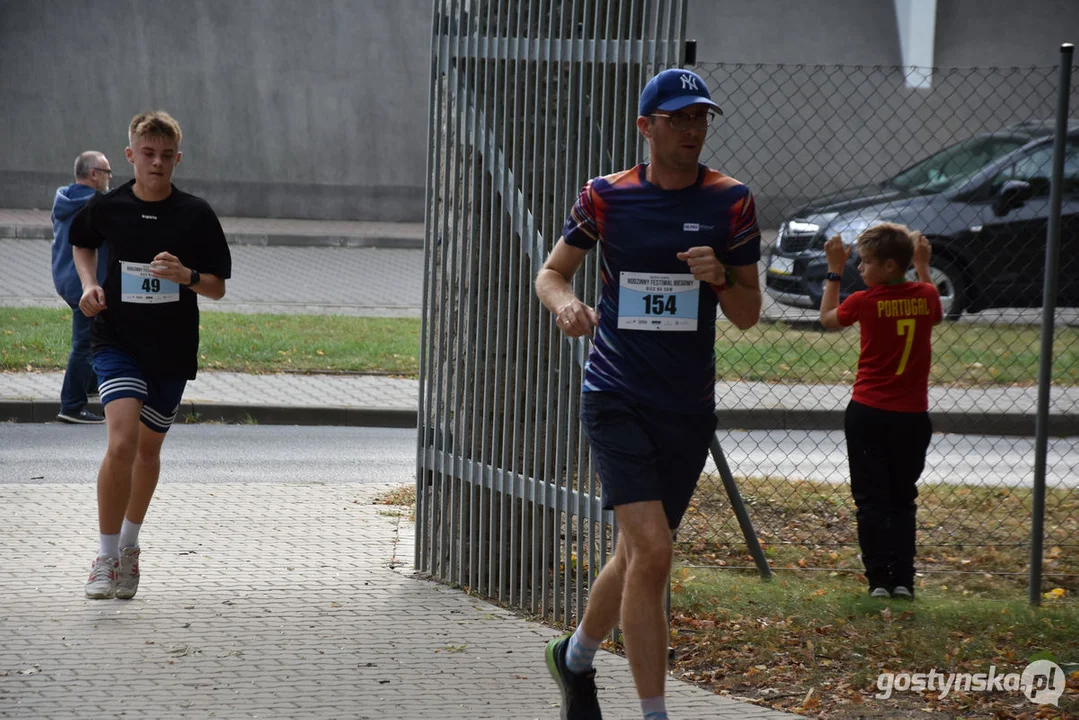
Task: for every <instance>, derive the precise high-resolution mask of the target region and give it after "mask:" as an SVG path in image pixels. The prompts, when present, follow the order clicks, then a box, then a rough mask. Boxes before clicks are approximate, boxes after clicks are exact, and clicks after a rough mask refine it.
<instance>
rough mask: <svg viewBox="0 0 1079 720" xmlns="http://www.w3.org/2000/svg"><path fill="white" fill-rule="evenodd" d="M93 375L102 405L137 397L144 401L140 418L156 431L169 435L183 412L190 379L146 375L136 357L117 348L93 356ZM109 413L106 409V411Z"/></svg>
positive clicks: (103, 350) (100, 351) (107, 349)
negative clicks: (178, 412) (177, 415)
mask: <svg viewBox="0 0 1079 720" xmlns="http://www.w3.org/2000/svg"><path fill="white" fill-rule="evenodd" d="M94 372H95V373H97V390H98V393H100V395H101V404H102V405H103V406H105V407H106V408H107V407H108V404H109V403H110V402H112V401H113V400H119V399H120V398H138V399H139V400H141V401H142V411H141V412H140V413H139V419H140V420H142V424H143V425H145V426H146V427H148V428H150V429H151V430H153V431H154V432H159V433H166V432H168V431H169V428H170V427H172V423H173V421H174V420H175V419H176V413H177V411H179V409H180V398H182V397H183V396H184V388H185V387H186V386H187V378H174V377H170V378H160V377H153V376H151V375H149V374H147V373H145V372H143V369H142V366H140V365H139V363H138V361H137V360H135V358H133V357H131V356H130V355H128V354H127V353H125V352H123V351H121V350H117V349H115V348H102V349H100V350H98V351H97V352H95V353H94ZM106 412H107V410H106Z"/></svg>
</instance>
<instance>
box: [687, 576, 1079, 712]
mask: <svg viewBox="0 0 1079 720" xmlns="http://www.w3.org/2000/svg"><path fill="white" fill-rule="evenodd" d="M672 615H673V618H674V620H673V623H672V629H673V635H674V639H673V644H674V647H675V648H676V651H677V652H676V667H675V672H676V673H677V674H679V675H681V676H682V677H685V678H687V679H690V680H694V681H696V682H698V683H700V684H702V685H705V686H708V687H709V688H711V689H712V690H714V691H717V692H728V693H730V694H733V695H738V696H743V697H751V698H755V699H757V700H758V701H759V702H761V703H763V704H767V705H770V706H772V707H775V708H780V709H784V710H795V711H800V712H804V713H806V714H810V715H816V714H818V713H821V714H823V715H825V716H827V717H841V718H847V717H911V716H913V715H908V714H905V713H908V712H915V711H916V712H917V713H918V716H919V717H926V715H927V714H928V716H929V717H968V716H976V717H989V716H996V717H1034V714H1033V713H1034V712H1035V711H1036V710H1037V709H1038V708H1037V707H1036V706H1034V705H1031V704H1028V705H1027V706H1026V707H1023V706H1022V702H1023V699H1022V697H1021V696H1020V695H1018V694H1017V693H1007V692H1005V693H958V694H956V695H953V696H951V697H948V698H945V699H944V700H941V699H940V698H939V697H937V694H928V695H926V696H922V695H919V694H916V693H909V692H908V693H897V694H895V695H893V697H892V698H891V699H889V700H882V699H876V698H874V697H873V696H874V695H875V694H876V693H877V692H878V690H877V688H876V681H877V675H878V673H880V672H884V671H892V672H911V673H913V672H928V671H930V670H933V669H935V670H937V671H939V672H944V673H948V672H988V670H989V666H990V665H995V666H996V668H997V672H998V673H1010V672H1021V671H1022V669H1023V668H1024V667H1025V666H1026V664H1027V663H1028V662H1030V661H1031V660H1032V659H1035V658H1037V657H1047V658H1048V659H1053V660H1055V661H1056V662H1058V663H1060V664H1062V665H1065V669H1066V670H1068V671H1069V672H1072V671H1075V670H1079V665H1075V664H1074V663H1079V607H1077V606H1075V605H1074V604H1067V603H1047V604H1046V605H1044V606H1042V607H1031V606H1030V605H1028V604H1027V603H1026V600H1025V598H1024V597H1023V596H1022V594H1021V593H1019V592H1016V591H1014V590H1011V589H1009V588H1002V589H1001V590H1000V591H999V592H998V593H996V594H995V595H994V596H991V597H979V598H971V597H968V596H964V595H962V594H960V593H958V592H954V591H948V590H946V589H945V590H942V589H940V588H937V589H934V590H932V591H922V592H920V594H919V596H918V598H917V600H915V601H914V602H913V603H911V602H909V601H897V600H878V599H871V598H869V597H868V595H867V594H866V591H865V587H864V584H863V583H862V582H860V581H859V580H857V579H855V578H852V577H850V576H845V575H837V576H828V575H822V574H815V573H781V574H780V575H778V576H777V577H776V579H774V580H773V581H772V582H763V581H761V580H759V579H758V578H756V577H755V576H753V575H750V574H747V573H742V572H738V571H732V570H725V571H724V570H704V569H699V568H692V569H684V568H683V569H676V570H675V572H674V574H673V576H672ZM1076 681H1079V675H1076V676H1075V678H1074V679H1073V681H1072V682H1071V683H1070V685H1072V686H1073V687H1070V688H1069V690H1068V692H1067V694H1066V695H1065V697H1064V698H1062V699H1061V710H1062V711H1064V712H1066V713H1074V712H1076V711H1077V710H1079V693H1076V692H1075V690H1076V689H1079V682H1076ZM777 689H778V690H777ZM811 689H814V691H815V692H814V693H813V694H811V693H810V690H811ZM807 697H808V698H809V700H808V701H807V700H806V698H807ZM1016 707H1018V708H1019V710H1020V711H1021V712H1022V713H1030V714H1029V715H1028V714H1015V715H1012V714H1006V715H994V714H993V713H997V712H1011V711H1014V709H1015V708H1016ZM923 713H924V714H923ZM937 713H940V714H937ZM1062 716H1070V715H1062ZM1039 717H1057V716H1056V715H1039Z"/></svg>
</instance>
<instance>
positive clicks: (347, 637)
mask: <svg viewBox="0 0 1079 720" xmlns="http://www.w3.org/2000/svg"><path fill="white" fill-rule="evenodd" d="M379 490H380V488H379V487H377V486H371V485H361V484H352V483H336V484H322V483H320V482H318V480H317V476H316V477H313V478H309V479H306V480H298V481H297V482H296V483H295V484H290V485H266V484H214V483H184V484H174V485H162V486H161V487H160V488H159V490H158V495H157V497H156V499H155V504H154V506H153V509H152V511H151V512H152V514H151V517H150V519H149V520H148V521H147V523H146V525H145V528H144V530H143V532H142V536H141V538H140V541H141V542H140V544H141V545H142V547H143V554H142V583H141V586H140V588H139V593H138V595H137V596H136V598H135V599H134V600H131V601H122V600H87V599H85V598H84V597H83V591H82V585H83V582H84V579H85V576H86V572H87V567H88V565H89V561H90V559H91V556H92V554H93V550H94V546H95V544H96V535H95V534H94V533H93V524H94V523H93V519H92V518H93V512H94V511H93V508H94V506H95V501H94V488H93V485H91V484H85V485H30V484H6V485H0V500H2V502H3V504H4V507H5V513H4V514H5V521H4V523H3V524H2V525H0V538H2V539H3V545H4V548H5V551H6V560H5V563H4V564H3V566H2V568H0V637H2V638H3V642H0V716H3V717H11V718H50V719H57V718H86V717H95V718H97V717H121V716H131V717H145V718H305V719H312V718H353V719H365V718H370V719H372V720H373V719H375V718H401V719H402V720H404V719H408V720H415V719H416V718H438V719H439V720H457V719H460V720H464V719H466V718H468V719H473V718H490V719H492V720H494V719H497V720H509V719H512V720H527V719H531V718H536V719H540V718H544V719H546V718H556V717H558V706H557V702H558V694H557V690H556V689H555V686H554V684H553V683H552V682H551V680H550V678H549V677H548V675H547V671H546V668H545V666H544V662H543V647H544V644H545V642H546V641H547V640H548V639H549V638H551V637H553V636H554V635H555V634H556V633H557V631H556V630H555V629H552V628H549V627H546V626H543V625H540V624H537V623H534V622H528V621H526V620H525V619H522V618H520V617H518V616H516V615H515V614H514V613H512V612H509V611H507V610H504V609H502V608H499V607H497V606H495V605H492V604H489V603H487V602H484V601H481V600H479V599H476V598H473V597H469V596H467V595H465V594H463V593H461V592H460V591H457V590H452V589H450V588H447V587H443V586H440V585H437V584H435V583H432V582H429V581H426V580H423V579H417V578H416V577H414V576H413V573H412V569H411V565H410V562H411V552H412V551H411V548H412V542H413V536H412V525H411V523H410V522H409V521H408V520H407V518H405V517H402V516H401V515H400V514H399V512H398V511H397V510H395V509H393V508H388V507H386V506H381V505H373V504H372V499H373V497H374V496H375V495H376V494H377V493H378V492H379ZM597 668H598V671H599V682H600V685H601V690H600V696H601V698H602V700H603V704H604V710H605V717H607V718H611V719H615V720H618V719H631V718H638V717H640V712H639V709H638V708H637V703H636V701H635V699H634V693H633V690H632V685H631V680H630V673H629V669H628V666H627V664H626V662H625V660H624V659H622V658H620V657H617V656H615V655H611V654H609V653H600V655H599V657H598V658H597ZM668 687H669V690H668V692H669V706H670V707H671V710H672V716H673V717H675V718H679V719H686V718H695V719H701V720H703V719H705V718H738V719H740V720H755V719H757V718H760V719H761V720H764V719H767V718H776V719H778V718H783V717H793V716H790V715H786V714H783V713H778V712H775V711H771V710H767V709H764V708H759V707H756V706H753V705H751V704H748V703H745V702H739V701H735V700H732V699H729V698H724V697H721V696H716V695H713V694H711V693H709V692H707V691H704V690H701V689H698V688H696V687H693V686H691V685H688V684H685V683H682V682H680V681H677V680H674V679H671V680H670V681H669V683H668Z"/></svg>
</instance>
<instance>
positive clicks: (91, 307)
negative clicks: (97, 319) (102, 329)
mask: <svg viewBox="0 0 1079 720" xmlns="http://www.w3.org/2000/svg"><path fill="white" fill-rule="evenodd" d="M105 307H106V306H105V290H104V289H103V288H102V287H101V286H100V285H91V286H90V287H88V288H86V289H85V290H83V291H82V297H81V298H79V310H81V311H82V314H83V315H85V316H86V317H88V318H91V317H93V316H94V315H97V314H98V313H99V312H101V311H102V310H104V309H105Z"/></svg>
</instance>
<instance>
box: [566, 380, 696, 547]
mask: <svg viewBox="0 0 1079 720" xmlns="http://www.w3.org/2000/svg"><path fill="white" fill-rule="evenodd" d="M581 422H582V423H583V425H584V430H585V434H586V435H587V436H588V441H589V443H590V444H591V446H592V456H593V460H594V462H595V464H596V470H597V472H598V473H599V480H600V484H601V485H602V487H603V507H604V508H605V509H608V510H609V509H611V508H614V507H615V506H618V505H628V504H630V503H635V502H646V501H649V500H659V501H660V502H662V503H663V510H664V512H666V514H667V523H668V526H669V527H670V528H671V529H672V530H674V529H676V528H677V527H678V524H679V523H680V522H682V516H683V515H684V514H685V512H686V508H687V507H689V501H690V498H692V497H693V491H694V490H695V489H696V488H697V480H698V479H699V478H700V476H701V471H702V470H703V469H704V462H705V460H707V459H708V446H709V444H710V443H711V441H712V437H713V436H714V435H715V432H716V416H715V415H714V414H713V413H694V414H686V413H676V412H671V411H669V410H660V409H657V408H654V407H649V406H647V405H641V404H639V403H635V402H633V401H632V400H627V399H626V398H624V397H623V396H622V395H619V394H618V393H611V392H585V393H581Z"/></svg>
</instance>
